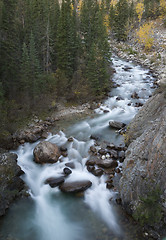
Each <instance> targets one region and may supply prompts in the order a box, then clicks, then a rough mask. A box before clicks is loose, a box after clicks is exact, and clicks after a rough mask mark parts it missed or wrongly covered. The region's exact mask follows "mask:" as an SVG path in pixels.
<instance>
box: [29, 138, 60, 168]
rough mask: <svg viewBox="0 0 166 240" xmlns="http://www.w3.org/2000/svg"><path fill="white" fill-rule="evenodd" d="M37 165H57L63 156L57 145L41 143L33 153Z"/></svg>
mask: <svg viewBox="0 0 166 240" xmlns="http://www.w3.org/2000/svg"><path fill="white" fill-rule="evenodd" d="M33 154H34V161H35V162H36V163H40V164H42V163H56V162H57V161H58V159H59V157H60V155H61V153H60V151H59V148H58V146H57V145H56V144H53V143H50V142H40V143H39V144H38V145H37V146H36V147H35V149H34V151H33Z"/></svg>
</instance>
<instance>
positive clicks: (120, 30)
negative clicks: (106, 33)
mask: <svg viewBox="0 0 166 240" xmlns="http://www.w3.org/2000/svg"><path fill="white" fill-rule="evenodd" d="M127 23H128V2H127V0H119V1H118V3H117V4H116V6H115V15H114V19H113V32H114V34H115V37H116V39H117V40H118V41H125V40H126V39H127Z"/></svg>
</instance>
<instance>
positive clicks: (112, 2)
mask: <svg viewBox="0 0 166 240" xmlns="http://www.w3.org/2000/svg"><path fill="white" fill-rule="evenodd" d="M117 2H118V1H117V0H111V3H110V5H111V6H113V7H115V5H116V4H117Z"/></svg>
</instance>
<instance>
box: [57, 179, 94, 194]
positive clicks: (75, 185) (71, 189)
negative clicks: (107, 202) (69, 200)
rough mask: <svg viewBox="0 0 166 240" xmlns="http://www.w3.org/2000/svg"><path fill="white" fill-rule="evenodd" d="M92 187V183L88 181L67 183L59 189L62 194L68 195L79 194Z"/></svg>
mask: <svg viewBox="0 0 166 240" xmlns="http://www.w3.org/2000/svg"><path fill="white" fill-rule="evenodd" d="M91 186H92V182H91V181H88V180H84V181H76V182H65V183H63V184H62V185H61V186H60V187H59V188H60V190H61V191H62V192H66V193H77V192H82V191H85V190H86V189H88V188H89V187H91Z"/></svg>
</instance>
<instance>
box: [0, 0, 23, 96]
mask: <svg viewBox="0 0 166 240" xmlns="http://www.w3.org/2000/svg"><path fill="white" fill-rule="evenodd" d="M2 6H3V8H2V15H1V37H0V46H1V48H0V56H1V58H0V66H1V69H0V79H1V80H2V85H3V89H4V91H5V95H6V96H8V97H9V98H12V97H13V96H14V95H16V92H17V87H18V82H17V79H18V73H19V65H20V54H21V46H20V45H19V43H20V41H19V36H18V32H17V25H16V24H17V22H16V21H15V12H16V6H17V1H16V0H8V1H3V4H2Z"/></svg>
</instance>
